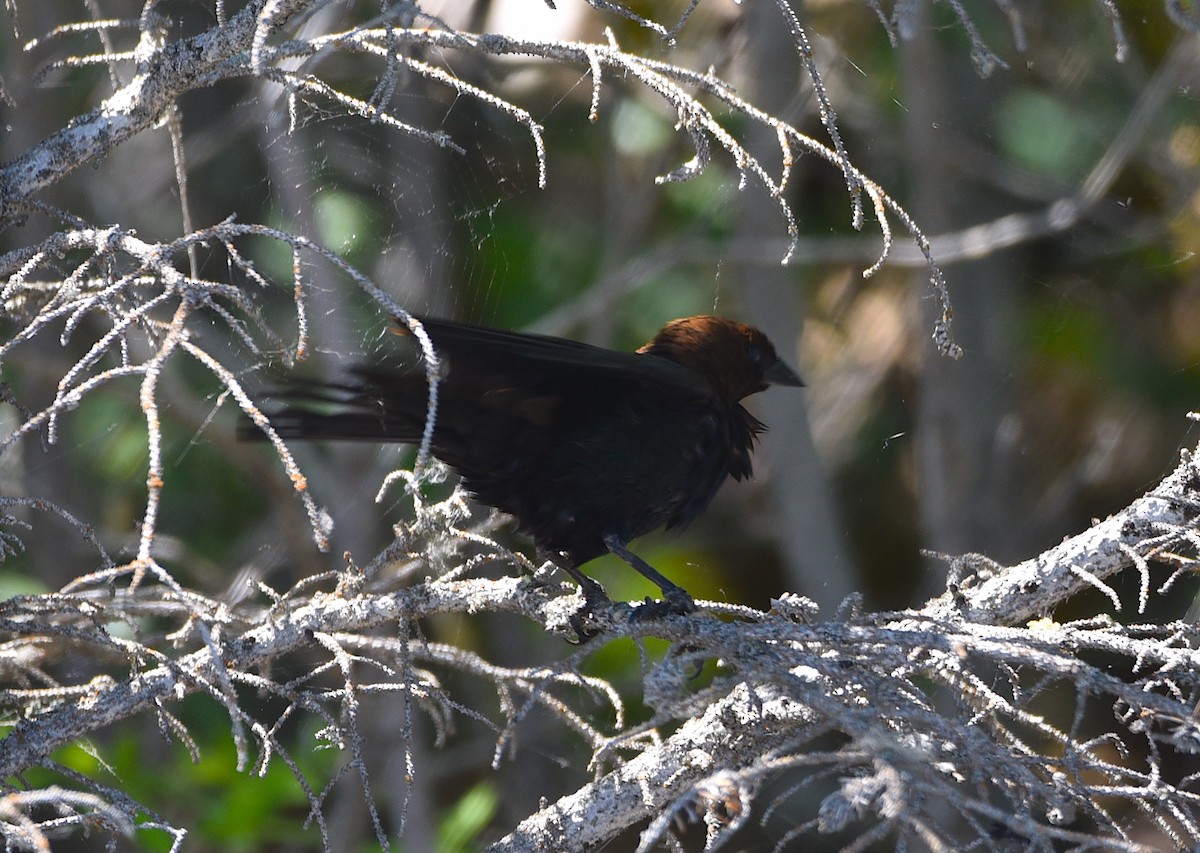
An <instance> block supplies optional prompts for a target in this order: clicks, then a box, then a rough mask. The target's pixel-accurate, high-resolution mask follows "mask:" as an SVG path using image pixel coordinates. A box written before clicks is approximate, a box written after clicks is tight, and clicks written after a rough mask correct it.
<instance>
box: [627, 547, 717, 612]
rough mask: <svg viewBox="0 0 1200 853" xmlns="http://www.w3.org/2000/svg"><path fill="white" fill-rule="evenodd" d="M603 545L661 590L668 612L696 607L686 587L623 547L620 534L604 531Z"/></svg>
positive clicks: (689, 609)
mask: <svg viewBox="0 0 1200 853" xmlns="http://www.w3.org/2000/svg"><path fill="white" fill-rule="evenodd" d="M604 545H605V547H606V548H608V550H609V551H611V552H612V553H614V554H616V555H617V556H618V557H620V558H621V559H622V560H624V561H625V562H626V563H628V564H629V565H630V566H631V567H633V569H634V570H636V571H637V572H638V573H639V574H641V575H642V576H643V577H644V578H646V579H647V580H649V581H651V582H652V583H654V585H655V586H657V587H658V588H659V589H661V590H662V594H663V599H664V600H665V601H666V604H667V606H668V608H669V610H668V612H669V613H671V614H683V613H691V612H692V611H693V610H695V609H696V602H694V601H692V596H691V595H690V594H689V593H688V591H687V590H686V589H684V588H683V587H681V586H679V585H677V584H673V583H671V581H669V580H667V578H666V577H665V576H664V575H663V574H662V572H660V571H659V570H658V569H656V568H654V566H652V565H650V564H649V563H647V562H646V561H645V560H643V559H642V558H641V557H639V556H638V555H637V554H635V553H633V552H632V551H630V550H629V549H628V548H627V547H625V543H624V542H623V541H621V537H620V536H617V535H616V534H615V533H606V534H605V535H604ZM656 615H657V614H656Z"/></svg>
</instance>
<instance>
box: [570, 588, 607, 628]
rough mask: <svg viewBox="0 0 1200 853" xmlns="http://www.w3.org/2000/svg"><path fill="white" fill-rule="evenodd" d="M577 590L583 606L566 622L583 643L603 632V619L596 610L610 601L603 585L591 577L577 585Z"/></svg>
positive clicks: (602, 607)
mask: <svg viewBox="0 0 1200 853" xmlns="http://www.w3.org/2000/svg"><path fill="white" fill-rule="evenodd" d="M579 591H580V592H582V593H583V606H582V607H580V608H579V609H578V610H576V611H575V612H574V613H572V614H571V616H570V618H569V619H568V620H567V622H568V624H569V625H570V626H571V630H572V631H574V632H575V636H576V637H578V638H579V642H581V643H583V642H586V641H587V640H590V639H592V637H595V636H598V635H599V634H601V633H603V631H604V627H605V620H604V619H603V618H600V614H599V613H597V611H598V610H603V609H605V608H607V607H608V606H610V605H611V604H612V601H611V600H610V599H609V597H608V593H606V592H605V591H604V587H602V586H600V584H598V583H596V582H595V581H594V580H592V579H591V578H587V582H586V583H581V584H580V585H579Z"/></svg>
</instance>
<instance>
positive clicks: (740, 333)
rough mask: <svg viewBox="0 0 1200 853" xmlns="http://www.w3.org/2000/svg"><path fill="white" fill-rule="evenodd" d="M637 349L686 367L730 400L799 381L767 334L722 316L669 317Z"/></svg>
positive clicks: (797, 384)
mask: <svg viewBox="0 0 1200 853" xmlns="http://www.w3.org/2000/svg"><path fill="white" fill-rule="evenodd" d="M638 352H640V353H643V354H646V355H656V356H659V357H660V358H665V359H669V360H671V361H674V362H677V363H679V364H682V365H683V366H684V367H688V368H691V369H692V370H694V371H696V372H697V373H699V374H700V375H701V376H703V377H704V378H706V379H707V380H708V381H709V382H710V383H711V384H712V386H713V388H714V389H715V390H716V392H717V393H718V394H720V395H721V397H722V399H725V400H728V401H729V402H734V401H737V400H741V399H742V398H743V397H747V396H749V395H750V394H754V393H757V392H759V391H762V390H764V389H766V387H767V386H768V385H791V386H795V387H800V386H803V385H804V382H802V381H801V379H800V377H799V376H797V375H796V373H795V371H793V370H792V369H791V368H790V367H788V366H787V365H786V364H785V363H784V362H782V361H780V360H779V356H777V355H776V354H775V347H774V346H772V344H771V341H770V340H769V339H768V338H767V336H766V335H764V334H763V333H762V332H760V331H759V330H758V329H756V328H754V327H753V326H750V325H747V324H746V323H739V322H738V321H737V320H730V319H728V318H726V317H713V316H711V315H701V316H698V317H684V318H682V319H680V320H672V321H671V322H670V323H668V324H667V325H666V326H664V327H663V329H662V331H660V332H659V333H658V334H657V335H655V336H654V340H652V341H650V343H648V344H646V345H645V346H644V347H642V348H641V349H639V350H638Z"/></svg>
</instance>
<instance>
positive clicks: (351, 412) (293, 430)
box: [237, 377, 426, 443]
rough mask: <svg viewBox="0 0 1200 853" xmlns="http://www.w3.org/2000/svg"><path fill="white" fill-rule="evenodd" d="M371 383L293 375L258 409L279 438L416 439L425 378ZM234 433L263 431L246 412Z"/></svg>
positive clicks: (258, 436)
mask: <svg viewBox="0 0 1200 853" xmlns="http://www.w3.org/2000/svg"><path fill="white" fill-rule="evenodd" d="M406 380H408V381H406ZM371 385H372V383H370V382H369V381H368V382H364V383H363V384H354V383H348V384H336V383H319V382H303V381H292V382H291V383H290V384H289V385H288V386H287V387H285V388H282V389H279V390H276V391H272V392H271V393H269V394H266V395H263V397H262V398H261V401H262V403H263V405H262V410H263V414H265V415H266V416H267V420H269V421H270V422H271V428H272V429H274V430H275V432H276V433H278V435H279V437H280V438H283V439H310V440H330V441H334V440H336V441H376V442H381V441H389V442H390V441H395V442H406V443H416V442H419V441H420V440H421V434H422V432H423V431H424V429H425V404H426V388H425V384H424V382H423V381H420V380H419V379H418V378H417V377H398V378H395V379H393V381H391V382H389V387H388V389H387V392H386V394H385V393H382V392H381V389H378V388H373V387H371ZM237 435H238V438H239V439H241V440H243V441H262V440H264V439H266V437H267V436H266V433H264V432H263V431H262V430H261V429H260V428H259V427H258V426H257V425H256V424H254V423H252V422H251V421H250V420H249V419H245V418H244V419H243V420H242V421H241V423H239V424H238V427H237Z"/></svg>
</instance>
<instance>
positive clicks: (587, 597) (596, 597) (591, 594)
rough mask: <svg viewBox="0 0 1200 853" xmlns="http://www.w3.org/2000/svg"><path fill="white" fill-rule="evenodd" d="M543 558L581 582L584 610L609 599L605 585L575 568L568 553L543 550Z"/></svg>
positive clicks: (541, 554)
mask: <svg viewBox="0 0 1200 853" xmlns="http://www.w3.org/2000/svg"><path fill="white" fill-rule="evenodd" d="M539 554H540V556H541V557H542V558H543V559H548V560H549V561H550V562H552V563H553V564H554V565H556V566H557V567H558V568H560V569H562V570H563V571H564V572H566V573H567V574H568V575H570V576H571V580H573V581H575V583H577V584H579V589H580V591H581V592H582V593H583V600H584V606H583V609H584V612H589V611H590V610H591V609H592V608H593V607H594V606H595V605H597V604H603V603H605V602H606V601H608V593H607V592H605V591H604V587H602V586H601V585H600V582H599V581H596V580H594V579H592V578H590V577H588V576H587V575H585V574H584V573H583V572H581V571H579V569H577V568H575V564H574V563H573V562H571V558H570V557H568V556H567V555H566V554H558V553H554V552H552V551H548V550H543V551H540V552H539Z"/></svg>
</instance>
